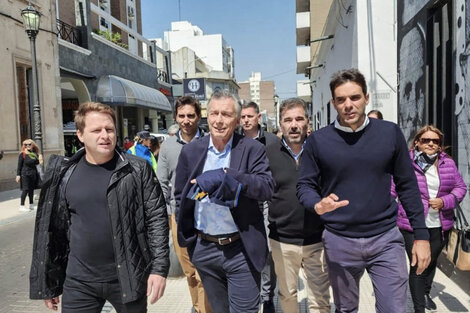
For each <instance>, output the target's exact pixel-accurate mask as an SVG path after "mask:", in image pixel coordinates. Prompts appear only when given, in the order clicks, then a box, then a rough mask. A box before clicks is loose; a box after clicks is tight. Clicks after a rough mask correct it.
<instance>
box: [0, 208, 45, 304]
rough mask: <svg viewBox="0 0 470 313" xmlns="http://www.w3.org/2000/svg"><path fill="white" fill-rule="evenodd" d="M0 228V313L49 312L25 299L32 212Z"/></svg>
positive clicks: (27, 281)
mask: <svg viewBox="0 0 470 313" xmlns="http://www.w3.org/2000/svg"><path fill="white" fill-rule="evenodd" d="M25 214H28V215H29V216H28V217H25V218H24V219H22V220H19V221H17V222H14V223H10V224H7V225H1V226H0V277H1V283H0V303H1V305H0V313H12V312H38V313H39V312H41V313H42V312H51V311H50V310H48V309H47V308H46V307H45V306H44V302H43V301H37V300H34V301H33V300H29V267H30V264H31V251H32V245H33V240H32V238H33V225H34V213H25Z"/></svg>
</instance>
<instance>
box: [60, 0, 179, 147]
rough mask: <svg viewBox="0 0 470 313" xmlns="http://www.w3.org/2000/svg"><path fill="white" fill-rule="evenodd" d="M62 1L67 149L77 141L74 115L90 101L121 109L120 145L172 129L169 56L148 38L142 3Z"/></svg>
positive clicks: (102, 0)
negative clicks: (139, 135) (141, 135)
mask: <svg viewBox="0 0 470 313" xmlns="http://www.w3.org/2000/svg"><path fill="white" fill-rule="evenodd" d="M57 2H58V10H57V12H58V13H57V23H58V31H59V64H60V77H61V94H62V98H61V100H62V107H63V123H64V125H65V131H64V133H65V134H66V138H65V141H66V147H69V146H70V145H69V142H68V141H69V140H73V134H74V129H73V122H72V121H73V111H74V110H75V109H76V108H77V107H78V105H79V104H80V103H83V102H85V101H99V102H103V103H106V104H109V105H111V106H112V107H113V108H115V109H116V113H117V116H118V123H117V127H118V142H122V139H123V138H124V137H126V136H129V137H133V136H134V135H135V134H136V133H137V132H138V131H140V130H142V129H144V128H149V129H150V130H152V131H153V132H158V131H159V129H162V128H166V127H167V126H169V123H168V122H167V119H166V114H168V113H171V112H172V106H171V104H170V101H171V100H172V90H171V79H170V75H169V74H168V73H171V68H170V66H171V65H170V62H169V61H168V59H169V53H167V52H166V51H164V50H162V49H160V48H158V47H156V46H155V44H154V43H152V42H150V41H149V40H147V39H146V38H144V37H143V36H142V23H141V12H140V11H141V6H140V0H91V1H90V0H73V1H57ZM68 135H70V136H68ZM66 153H67V151H66Z"/></svg>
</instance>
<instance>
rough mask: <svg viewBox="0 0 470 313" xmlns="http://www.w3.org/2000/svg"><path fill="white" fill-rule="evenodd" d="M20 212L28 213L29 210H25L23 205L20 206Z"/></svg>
mask: <svg viewBox="0 0 470 313" xmlns="http://www.w3.org/2000/svg"><path fill="white" fill-rule="evenodd" d="M19 211H20V212H29V211H30V209H28V208H26V207H25V206H24V205H20V210H19Z"/></svg>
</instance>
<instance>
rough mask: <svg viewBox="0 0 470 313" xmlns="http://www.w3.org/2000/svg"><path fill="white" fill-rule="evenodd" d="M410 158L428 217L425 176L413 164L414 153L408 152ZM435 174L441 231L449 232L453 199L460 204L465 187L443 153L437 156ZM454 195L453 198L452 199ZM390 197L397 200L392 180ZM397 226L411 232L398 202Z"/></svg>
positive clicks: (451, 161)
mask: <svg viewBox="0 0 470 313" xmlns="http://www.w3.org/2000/svg"><path fill="white" fill-rule="evenodd" d="M410 158H411V160H413V161H412V163H413V167H414V170H415V174H416V178H417V180H418V187H419V191H420V192H421V201H423V206H424V217H425V218H426V216H428V211H429V193H428V185H427V183H426V176H425V174H424V172H423V171H422V170H421V168H420V167H419V166H418V165H417V164H416V163H415V162H414V151H413V150H412V151H410ZM437 172H438V174H439V179H440V184H439V190H438V192H437V198H441V199H442V201H443V202H444V206H443V207H442V209H441V210H439V217H440V219H441V225H442V230H444V231H445V230H449V229H451V228H452V226H453V225H454V208H455V197H457V200H458V201H459V202H460V201H462V199H463V198H464V197H465V194H466V193H467V186H466V185H465V182H464V181H463V178H462V176H461V175H460V173H459V171H458V169H457V166H456V165H455V162H454V161H453V160H452V159H451V158H450V157H449V156H448V155H447V154H446V153H444V152H441V153H440V154H439V160H438V165H437ZM454 195H455V197H454ZM392 196H393V197H394V198H397V193H396V191H395V184H394V183H393V180H392ZM397 225H398V227H399V228H400V229H403V230H407V231H413V228H411V225H410V221H409V220H408V218H407V217H406V213H405V210H404V209H403V206H402V205H401V203H400V202H398V219H397Z"/></svg>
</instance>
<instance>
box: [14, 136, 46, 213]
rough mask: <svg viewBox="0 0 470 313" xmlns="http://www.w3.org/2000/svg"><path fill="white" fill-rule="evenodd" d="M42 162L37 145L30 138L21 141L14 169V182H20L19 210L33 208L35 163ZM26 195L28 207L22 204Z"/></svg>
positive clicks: (35, 184) (26, 210)
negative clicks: (16, 165) (21, 145)
mask: <svg viewBox="0 0 470 313" xmlns="http://www.w3.org/2000/svg"><path fill="white" fill-rule="evenodd" d="M38 164H42V156H41V154H40V153H39V148H38V146H37V145H36V144H35V143H34V141H32V140H31V139H26V140H25V141H23V147H22V149H21V153H20V155H19V156H18V167H17V170H16V182H17V183H20V189H21V190H22V193H21V204H20V211H21V212H29V211H30V210H34V203H33V197H34V189H35V188H36V186H37V183H38V176H39V175H38V171H37V169H36V165H38ZM26 195H28V197H29V208H26V207H25V206H24V202H25V200H26Z"/></svg>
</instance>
